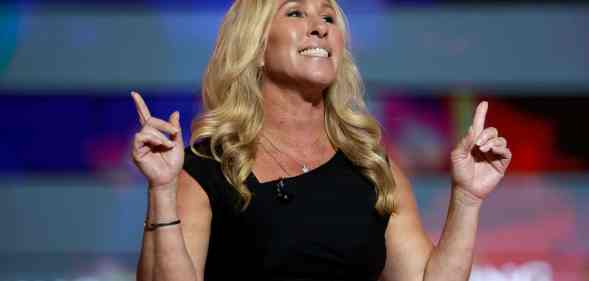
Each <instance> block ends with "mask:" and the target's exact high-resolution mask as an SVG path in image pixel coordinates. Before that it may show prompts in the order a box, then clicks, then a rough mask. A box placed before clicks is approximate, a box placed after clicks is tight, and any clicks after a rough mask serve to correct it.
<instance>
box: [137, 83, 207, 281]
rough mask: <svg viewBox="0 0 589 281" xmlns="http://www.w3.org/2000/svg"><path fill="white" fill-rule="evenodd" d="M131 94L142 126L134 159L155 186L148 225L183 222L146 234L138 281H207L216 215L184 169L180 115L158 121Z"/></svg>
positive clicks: (175, 114)
mask: <svg viewBox="0 0 589 281" xmlns="http://www.w3.org/2000/svg"><path fill="white" fill-rule="evenodd" d="M131 95H132V97H133V100H134V101H135V106H136V108H137V114H138V116H139V121H140V123H141V125H142V128H141V130H140V131H139V132H138V133H136V134H135V138H134V139H133V150H132V158H133V162H134V163H135V165H136V166H137V168H139V171H141V173H143V174H144V175H145V177H146V178H147V181H148V183H149V199H148V202H149V203H148V210H147V214H148V221H149V223H151V224H153V223H166V222H173V221H176V220H177V219H180V220H181V221H182V223H181V224H175V225H168V226H164V227H159V228H156V229H155V230H152V231H144V234H143V245H142V248H141V256H140V259H139V264H138V265H137V280H138V281H196V280H203V277H204V265H205V260H206V256H207V250H208V243H209V235H210V224H211V216H212V214H211V207H210V204H209V200H208V197H207V194H206V193H205V192H204V190H203V189H202V187H201V186H200V185H199V184H198V183H197V182H196V181H195V180H194V179H193V178H192V177H191V176H190V175H188V174H187V173H186V172H185V171H184V170H182V166H183V164H184V142H183V141H182V128H181V127H180V113H179V112H174V113H172V115H171V116H170V118H169V121H164V120H161V119H158V118H155V117H152V116H151V113H150V111H149V108H148V107H147V105H146V104H145V101H144V100H143V98H142V97H141V95H140V94H139V93H137V92H132V93H131ZM166 134H167V135H166Z"/></svg>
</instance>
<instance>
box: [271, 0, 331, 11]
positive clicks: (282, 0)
mask: <svg viewBox="0 0 589 281" xmlns="http://www.w3.org/2000/svg"><path fill="white" fill-rule="evenodd" d="M291 3H296V4H314V3H318V4H321V7H322V8H330V9H333V6H332V5H331V1H329V0H279V1H278V7H283V6H286V5H288V4H291Z"/></svg>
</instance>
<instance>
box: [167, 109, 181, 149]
mask: <svg viewBox="0 0 589 281" xmlns="http://www.w3.org/2000/svg"><path fill="white" fill-rule="evenodd" d="M170 123H171V124H172V126H174V127H176V129H178V133H176V134H175V135H173V136H172V140H173V141H174V142H176V144H180V145H184V141H183V139H182V127H181V126H180V112H178V111H174V113H172V114H171V115H170Z"/></svg>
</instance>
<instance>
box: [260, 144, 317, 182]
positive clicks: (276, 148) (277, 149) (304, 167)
mask: <svg viewBox="0 0 589 281" xmlns="http://www.w3.org/2000/svg"><path fill="white" fill-rule="evenodd" d="M262 137H263V138H264V139H265V140H266V141H268V143H269V144H270V145H271V146H272V147H273V148H274V149H275V150H276V151H278V152H280V153H282V154H284V155H286V156H288V157H289V158H291V159H292V160H294V161H295V162H296V163H297V164H298V165H299V166H301V171H302V172H303V173H307V172H309V167H307V164H305V163H304V162H303V163H301V162H300V161H299V160H297V159H296V158H295V157H293V156H292V155H290V154H288V153H286V152H284V151H282V150H281V149H280V148H278V147H277V146H276V145H275V144H274V143H273V142H272V141H271V140H270V139H269V138H268V137H266V134H262ZM319 138H321V135H319V137H318V138H317V140H315V141H314V142H313V144H315V143H316V142H317V141H319ZM262 147H263V148H264V150H265V151H266V152H267V153H268V154H270V153H269V152H268V150H267V149H266V147H265V146H264V144H263V143H262ZM270 156H272V158H273V159H274V161H276V163H277V164H278V165H279V166H280V168H281V169H282V170H284V171H285V173H286V170H285V169H284V167H283V166H282V165H281V164H280V162H278V160H276V158H275V157H274V156H273V155H272V154H270ZM287 175H288V173H287Z"/></svg>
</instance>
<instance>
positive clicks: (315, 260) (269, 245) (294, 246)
mask: <svg viewBox="0 0 589 281" xmlns="http://www.w3.org/2000/svg"><path fill="white" fill-rule="evenodd" d="M200 148H202V146H201V147H200ZM185 152H186V156H185V161H184V169H185V170H186V171H187V172H188V173H189V174H190V175H191V176H192V177H193V178H194V179H195V180H196V181H197V182H198V183H199V184H200V185H201V186H202V188H203V189H204V190H205V192H206V193H207V194H208V196H209V200H210V204H211V209H212V213H213V217H212V222H211V234H210V239H209V250H208V256H207V261H206V266H205V280H207V281H228V280H272V281H274V280H276V281H279V280H280V281H295V280H301V281H302V280H308V281H315V280H317V281H320V280H321V281H327V280H329V281H344V280H355V281H357V280H362V281H365V280H377V279H378V277H379V275H380V273H381V271H382V269H383V267H384V263H385V258H386V252H385V240H384V235H385V229H386V226H387V222H388V216H380V215H378V214H377V213H376V210H375V209H374V204H375V201H376V193H375V190H374V188H373V185H372V183H371V182H370V181H369V180H368V179H367V178H365V177H364V176H363V175H362V174H361V173H360V172H359V169H358V168H357V167H356V166H354V165H353V164H352V162H350V161H349V160H348V159H347V158H346V156H345V155H344V153H343V152H341V151H340V150H338V151H337V152H336V154H335V155H334V156H333V157H332V158H331V159H330V160H329V161H328V162H327V163H325V164H323V165H322V166H320V167H318V168H316V169H314V170H311V171H309V172H308V173H305V174H302V175H299V176H296V177H292V178H288V179H284V186H283V191H284V192H285V193H286V194H288V195H289V196H292V198H290V199H291V200H290V201H288V202H286V201H285V200H280V199H279V198H278V197H277V189H276V188H277V184H279V182H280V181H279V180H275V181H271V182H265V183H260V182H259V181H258V180H257V179H256V177H255V176H254V175H253V174H251V175H250V176H249V178H248V179H247V181H246V184H247V186H248V188H249V189H250V190H251V191H252V193H253V198H252V201H251V203H250V206H249V207H248V208H247V209H246V210H245V211H243V212H241V211H239V209H238V208H236V202H238V198H239V197H238V194H237V193H236V192H235V191H233V188H232V187H231V186H230V184H229V183H228V182H227V180H226V179H225V177H224V176H223V173H222V171H221V167H220V164H219V163H218V162H216V161H214V160H212V159H207V158H202V157H199V156H196V155H195V154H194V153H193V152H192V151H191V150H190V149H189V148H188V149H186V151H185ZM283 199H284V198H283Z"/></svg>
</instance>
